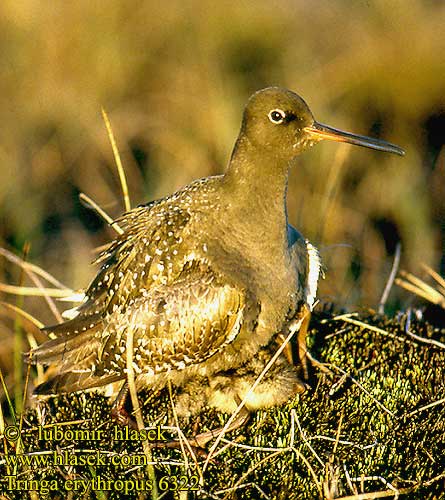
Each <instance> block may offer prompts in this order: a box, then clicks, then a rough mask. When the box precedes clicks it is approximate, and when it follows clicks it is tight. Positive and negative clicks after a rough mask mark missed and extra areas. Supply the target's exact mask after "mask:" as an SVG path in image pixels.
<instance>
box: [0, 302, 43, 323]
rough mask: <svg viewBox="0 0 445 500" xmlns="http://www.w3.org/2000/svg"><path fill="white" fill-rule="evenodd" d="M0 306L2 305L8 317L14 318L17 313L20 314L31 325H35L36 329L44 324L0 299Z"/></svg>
mask: <svg viewBox="0 0 445 500" xmlns="http://www.w3.org/2000/svg"><path fill="white" fill-rule="evenodd" d="M0 307H3V308H4V309H5V310H6V314H7V315H8V317H10V318H14V317H15V316H16V315H17V314H20V316H21V317H22V318H23V319H25V320H26V321H28V322H29V323H30V324H31V325H32V326H35V327H36V328H37V329H38V330H40V329H42V328H43V327H44V326H45V325H44V324H43V323H41V322H40V321H39V320H38V319H36V318H34V316H32V315H31V314H28V313H27V312H25V311H24V310H23V309H21V308H20V307H17V306H15V305H14V304H9V303H8V302H3V301H0Z"/></svg>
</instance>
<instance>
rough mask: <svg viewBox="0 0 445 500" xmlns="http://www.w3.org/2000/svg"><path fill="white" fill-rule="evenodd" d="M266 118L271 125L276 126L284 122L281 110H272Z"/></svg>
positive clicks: (284, 114) (283, 114) (284, 116)
mask: <svg viewBox="0 0 445 500" xmlns="http://www.w3.org/2000/svg"><path fill="white" fill-rule="evenodd" d="M267 116H268V117H269V120H270V121H271V122H272V123H275V124H276V125H277V124H279V123H283V122H284V120H285V118H286V113H285V112H284V111H283V110H282V109H273V110H272V111H271V112H270V113H269V114H268V115H267Z"/></svg>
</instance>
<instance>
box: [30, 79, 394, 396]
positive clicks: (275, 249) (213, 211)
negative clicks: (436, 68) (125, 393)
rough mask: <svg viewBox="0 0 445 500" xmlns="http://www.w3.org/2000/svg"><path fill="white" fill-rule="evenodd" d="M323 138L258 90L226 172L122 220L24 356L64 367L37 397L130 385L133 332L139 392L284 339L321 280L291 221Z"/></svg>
mask: <svg viewBox="0 0 445 500" xmlns="http://www.w3.org/2000/svg"><path fill="white" fill-rule="evenodd" d="M278 111H280V112H281V113H283V119H282V120H281V121H280V118H279V117H280V115H279V114H278V115H277V114H273V113H277V112H278ZM277 117H278V118H277ZM275 118H277V120H275ZM317 127H318V128H317ZM320 130H321V129H320V125H319V124H317V123H316V122H314V119H313V117H312V114H311V112H310V110H309V108H308V107H307V105H306V103H305V102H304V101H303V100H302V99H301V98H300V97H298V96H297V95H296V94H294V93H292V92H290V91H287V90H284V89H278V88H269V89H265V90H263V91H259V92H257V93H256V94H254V95H253V96H252V97H251V99H250V100H249V102H248V104H247V106H246V109H245V112H244V118H243V123H242V127H241V131H240V135H239V137H238V140H237V142H236V145H235V148H234V151H233V154H232V157H231V161H230V163H229V167H228V169H227V172H226V173H225V174H224V175H220V176H215V177H209V178H206V179H201V180H198V181H195V182H193V183H192V184H190V185H189V186H186V187H185V188H183V189H181V190H179V191H178V192H176V193H175V194H173V195H171V196H169V197H166V198H164V199H161V200H158V201H155V202H152V203H149V204H147V205H144V206H140V207H138V208H136V209H134V210H131V211H130V212H129V213H127V214H125V215H124V216H123V217H122V218H121V219H119V221H118V222H119V224H120V226H121V227H122V228H123V230H124V232H123V234H122V235H120V236H119V237H118V238H116V240H115V241H113V242H112V243H111V245H110V246H109V248H108V249H107V250H106V251H105V252H104V253H103V255H102V256H101V257H100V258H99V262H100V263H101V268H100V270H99V272H98V274H97V276H96V278H95V279H94V280H93V282H92V283H91V285H90V286H89V287H88V289H87V291H86V300H85V301H84V303H83V304H82V305H81V306H80V307H78V309H77V311H75V317H73V318H72V319H71V320H68V321H66V322H65V323H62V324H60V325H56V326H52V327H49V328H46V330H47V331H48V332H51V333H52V334H54V336H55V338H54V339H53V340H49V341H47V342H45V343H44V344H43V345H42V346H40V347H38V348H37V349H34V350H32V351H31V352H30V353H29V359H30V360H31V362H39V363H43V364H51V363H56V364H57V373H56V374H55V375H54V376H53V377H52V378H51V379H50V380H49V381H48V382H46V383H44V384H42V385H41V386H40V387H38V388H37V393H39V394H49V393H55V392H71V391H77V390H84V389H88V388H93V387H98V386H102V385H105V384H108V383H111V382H116V381H118V380H124V379H125V378H126V346H127V338H128V333H129V331H131V332H132V333H133V345H134V351H133V355H132V359H133V369H134V372H135V375H136V384H137V386H138V387H142V386H144V387H149V388H152V389H158V388H162V387H163V386H165V384H166V383H167V380H168V378H169V379H170V380H171V381H172V382H173V384H176V385H179V386H184V385H185V384H187V383H188V382H189V381H190V380H193V379H195V380H198V379H199V377H212V376H217V374H218V373H221V372H223V371H227V370H228V369H237V368H238V367H241V366H243V365H245V363H246V362H248V360H251V359H252V358H253V357H255V356H258V355H259V352H261V351H260V350H261V348H262V347H263V346H266V345H267V344H268V343H269V341H270V339H271V337H272V336H273V335H274V334H275V333H277V332H283V333H286V331H287V328H288V325H289V322H290V320H292V319H293V318H294V317H295V316H296V315H298V314H299V313H300V311H301V310H302V308H303V307H307V308H309V309H310V308H311V307H312V305H313V302H314V300H315V294H316V287H317V281H318V277H319V272H320V261H319V258H318V253H317V251H316V249H315V248H314V247H313V246H312V245H310V244H309V243H308V242H307V241H306V240H305V239H304V238H303V237H302V236H301V235H300V234H299V233H298V232H297V231H296V230H295V229H294V228H293V227H291V226H290V225H289V224H288V222H287V213H286V190H287V177H288V170H289V164H290V161H291V160H292V159H293V158H294V157H295V156H296V155H297V154H298V153H299V152H300V151H301V150H303V149H305V148H307V147H308V146H310V145H312V144H313V143H315V142H317V141H319V140H321V138H320V134H321V133H322V132H321V131H320ZM329 130H332V129H329ZM351 137H352V136H351ZM363 141H364V138H361V142H362V143H363ZM369 141H371V140H370V139H369V140H368V143H367V144H362V145H367V146H369ZM348 142H353V141H352V140H348ZM374 142H375V144H374V143H372V144H374V145H373V146H372V147H375V148H378V149H383V147H384V146H385V147H386V150H389V149H388V148H389V147H390V146H391V147H392V148H396V147H395V146H392V145H388V143H383V141H374ZM355 143H357V140H356V142H355ZM376 144H377V145H376ZM391 152H397V151H394V149H393V150H392V151H391ZM292 383H294V382H292Z"/></svg>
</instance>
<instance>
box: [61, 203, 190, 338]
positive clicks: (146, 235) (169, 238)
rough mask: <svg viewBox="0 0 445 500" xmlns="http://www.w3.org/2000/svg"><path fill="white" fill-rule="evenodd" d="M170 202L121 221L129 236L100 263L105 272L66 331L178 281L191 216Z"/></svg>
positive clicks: (116, 242)
mask: <svg viewBox="0 0 445 500" xmlns="http://www.w3.org/2000/svg"><path fill="white" fill-rule="evenodd" d="M168 201H169V200H168V199H166V200H161V201H160V202H153V203H151V204H149V205H143V206H140V207H137V208H135V209H133V210H131V211H130V212H128V213H127V214H125V215H124V216H123V217H121V218H120V219H118V220H117V222H118V223H119V225H120V226H121V227H122V228H123V229H124V233H123V234H122V235H120V236H119V237H117V238H116V239H115V240H114V241H113V242H112V243H111V245H110V246H109V247H108V248H107V249H106V250H105V251H104V252H103V253H102V254H101V255H100V256H99V258H98V259H97V261H96V262H97V263H100V264H101V268H100V270H99V272H98V273H97V275H96V277H95V278H94V279H93V281H92V282H91V284H90V285H89V287H88V289H87V291H86V293H85V301H84V303H83V304H82V305H80V306H79V307H78V308H77V311H76V314H75V316H74V318H73V319H72V320H71V321H67V322H66V323H64V325H65V326H66V327H70V328H72V330H73V331H74V330H78V331H79V330H80V329H79V328H76V324H77V323H78V322H84V321H85V322H86V323H91V322H89V319H90V318H91V319H92V320H93V319H94V318H96V319H100V318H101V316H103V315H104V314H108V313H110V312H112V311H113V309H115V308H116V307H122V306H125V305H129V304H131V303H132V302H133V301H134V300H136V299H137V298H138V297H140V296H142V295H143V294H144V293H146V291H147V290H149V289H150V288H151V287H152V286H156V285H157V284H162V283H168V282H171V281H172V280H174V279H175V276H176V275H177V274H178V273H179V272H180V270H181V266H182V260H183V259H182V257H184V256H183V255H182V253H183V245H182V241H183V232H184V230H185V228H186V227H187V224H188V222H189V220H190V213H189V212H188V211H187V210H183V209H181V207H180V206H179V207H178V206H176V207H175V208H174V209H171V207H169V204H168ZM65 331H66V328H65ZM54 333H55V334H56V335H57V331H54Z"/></svg>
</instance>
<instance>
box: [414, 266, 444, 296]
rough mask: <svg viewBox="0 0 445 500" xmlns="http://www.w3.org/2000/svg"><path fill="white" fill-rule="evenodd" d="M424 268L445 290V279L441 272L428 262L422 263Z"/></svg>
mask: <svg viewBox="0 0 445 500" xmlns="http://www.w3.org/2000/svg"><path fill="white" fill-rule="evenodd" d="M420 265H421V266H422V267H423V269H425V271H426V272H427V273H428V274H429V275H430V276H431V277H432V278H433V279H434V280H435V281H436V282H437V284H438V285H439V286H440V287H441V288H442V289H443V290H444V291H445V279H444V278H442V276H441V275H440V274H439V273H436V271H434V269H432V268H431V267H430V266H427V265H426V264H420Z"/></svg>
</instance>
